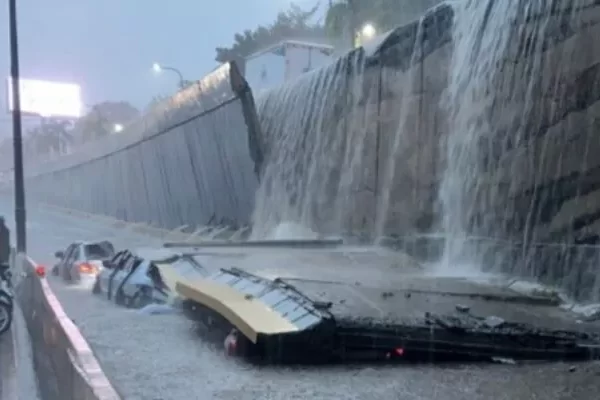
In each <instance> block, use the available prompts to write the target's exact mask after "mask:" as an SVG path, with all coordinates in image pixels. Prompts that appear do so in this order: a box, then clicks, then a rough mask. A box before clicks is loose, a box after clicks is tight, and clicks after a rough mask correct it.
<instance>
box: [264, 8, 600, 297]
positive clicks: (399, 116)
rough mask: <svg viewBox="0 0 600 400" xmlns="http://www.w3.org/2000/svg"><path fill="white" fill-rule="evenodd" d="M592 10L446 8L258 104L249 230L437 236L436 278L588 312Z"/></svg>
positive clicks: (599, 233) (599, 12)
mask: <svg viewBox="0 0 600 400" xmlns="http://www.w3.org/2000/svg"><path fill="white" fill-rule="evenodd" d="M598 3H599V2H598V1H597V0H578V1H566V0H508V1H505V0H464V1H461V2H454V3H452V5H451V6H450V5H448V4H442V5H440V6H438V7H436V8H435V9H433V10H431V11H429V12H428V13H427V14H426V15H425V16H424V17H423V18H421V19H420V20H419V21H415V22H414V23H411V24H409V25H407V26H403V27H401V28H398V29H396V30H394V31H392V32H390V33H389V34H388V35H385V36H384V37H382V38H381V39H380V40H379V41H378V42H377V43H375V44H372V45H371V46H370V48H365V49H359V50H355V51H354V52H352V53H350V54H348V55H346V56H345V57H343V58H341V59H339V60H337V62H336V63H334V64H333V65H331V66H328V67H325V68H321V69H320V70H316V71H312V72H311V73H308V74H306V75H305V76H302V77H301V78H300V79H298V80H296V81H294V82H291V83H287V84H285V85H283V86H281V87H279V88H276V89H274V90H271V91H270V92H267V93H265V94H264V95H261V96H260V97H259V98H258V99H257V107H258V114H259V118H260V122H261V129H262V136H261V138H260V140H259V144H260V146H261V149H262V155H263V157H264V159H263V162H262V164H261V171H262V182H261V186H260V188H259V192H258V196H257V205H256V210H255V213H254V216H253V221H254V223H255V228H256V230H257V231H258V232H261V233H264V232H268V231H269V229H272V228H273V226H275V225H277V224H278V223H280V222H283V221H291V222H296V223H299V224H302V225H304V226H306V227H308V228H310V229H312V230H315V231H318V232H324V233H345V232H348V231H352V232H357V231H358V232H361V233H365V234H366V235H367V236H369V237H371V238H374V237H377V236H379V235H398V236H410V235H415V234H419V233H423V232H429V233H439V232H441V233H442V234H443V236H445V237H446V238H447V240H446V241H445V243H446V245H445V248H444V251H443V253H444V254H443V257H442V261H443V262H442V263H441V268H442V269H445V270H446V271H448V270H452V269H454V270H458V272H460V270H461V269H462V268H463V266H464V265H465V264H470V265H474V266H475V267H476V268H477V269H479V270H482V269H483V270H488V271H503V272H509V273H513V274H517V275H526V276H533V277H536V278H538V279H541V280H543V281H546V282H550V283H553V284H557V285H560V286H562V287H563V288H566V289H567V290H568V291H569V293H571V294H572V295H573V296H575V297H578V298H585V299H595V298H596V299H597V297H598V296H600V278H599V276H600V272H599V270H598V269H599V268H600V251H599V249H598V247H596V246H597V245H598V244H600V190H599V189H600V172H599V171H600V170H598V168H597V165H598V163H599V162H600V161H598V160H600V159H599V158H598V157H597V153H598V150H600V149H596V147H599V146H600V140H599V139H598V138H597V135H596V131H597V127H598V126H599V125H600V124H599V121H600V120H599V118H600V114H599V113H598V110H599V109H600V108H599V107H600V101H599V100H600V45H598V44H597V43H598V42H597V41H596V44H595V43H594V38H598V37H600V6H599V5H598Z"/></svg>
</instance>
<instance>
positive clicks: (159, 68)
mask: <svg viewBox="0 0 600 400" xmlns="http://www.w3.org/2000/svg"><path fill="white" fill-rule="evenodd" d="M152 70H154V72H155V73H157V74H159V73H161V72H162V71H171V72H175V73H176V74H177V76H178V77H179V88H180V89H183V88H184V87H185V80H184V79H183V74H182V73H181V71H179V70H178V69H177V68H173V67H166V66H164V65H161V64H159V63H156V62H155V63H154V64H152Z"/></svg>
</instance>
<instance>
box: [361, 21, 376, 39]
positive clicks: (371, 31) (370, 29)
mask: <svg viewBox="0 0 600 400" xmlns="http://www.w3.org/2000/svg"><path fill="white" fill-rule="evenodd" d="M360 33H361V35H362V37H363V39H371V38H372V37H373V36H375V34H376V33H377V30H376V29H375V27H374V26H373V24H370V23H366V24H364V25H363V27H362V29H361V31H360Z"/></svg>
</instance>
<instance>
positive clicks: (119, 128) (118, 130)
mask: <svg viewBox="0 0 600 400" xmlns="http://www.w3.org/2000/svg"><path fill="white" fill-rule="evenodd" d="M113 130H114V131H115V133H119V132H123V125H121V124H115V126H114V127H113Z"/></svg>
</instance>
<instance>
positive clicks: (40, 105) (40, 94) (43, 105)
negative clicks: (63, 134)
mask: <svg viewBox="0 0 600 400" xmlns="http://www.w3.org/2000/svg"><path fill="white" fill-rule="evenodd" d="M6 87H7V90H6V93H7V104H8V110H9V111H12V110H13V98H12V78H10V77H9V78H7V79H6ZM19 87H20V92H21V93H20V94H21V112H22V113H23V114H30V115H39V116H42V117H63V118H79V117H80V116H81V112H82V103H81V87H80V86H79V85H77V84H75V83H64V82H52V81H42V80H37V79H20V80H19Z"/></svg>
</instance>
